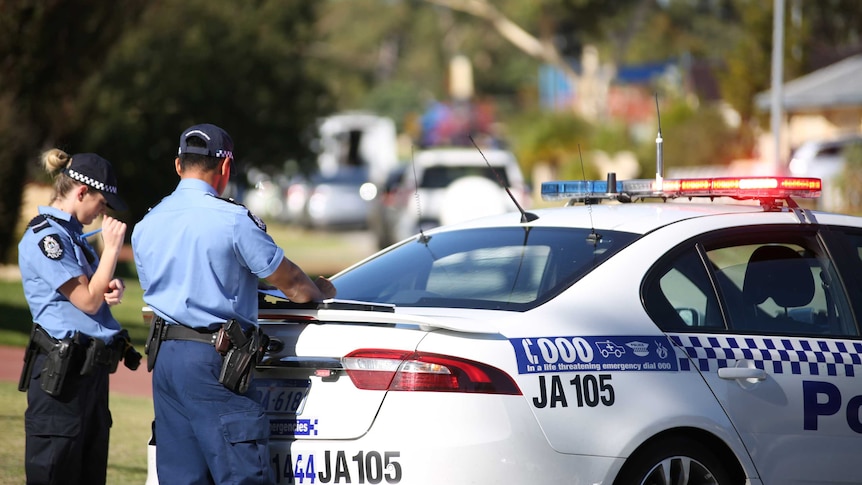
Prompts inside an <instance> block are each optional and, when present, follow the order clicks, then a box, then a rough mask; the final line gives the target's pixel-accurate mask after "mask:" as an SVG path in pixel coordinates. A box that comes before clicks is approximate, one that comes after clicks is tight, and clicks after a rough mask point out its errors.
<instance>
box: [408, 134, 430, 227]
mask: <svg viewBox="0 0 862 485" xmlns="http://www.w3.org/2000/svg"><path fill="white" fill-rule="evenodd" d="M414 150H415V146H414V145H412V144H411V145H410V168H411V169H412V170H413V199H415V200H416V217H417V219H418V221H419V224H417V226H418V228H419V239H418V241H419V242H420V243H422V244H428V241H429V240H431V238H430V237H428V236H426V235H425V232H424V231H422V204H421V201H420V200H419V177H417V176H416V154H415V152H414Z"/></svg>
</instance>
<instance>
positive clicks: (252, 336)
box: [216, 319, 269, 394]
mask: <svg viewBox="0 0 862 485" xmlns="http://www.w3.org/2000/svg"><path fill="white" fill-rule="evenodd" d="M225 340H228V341H229V344H228V345H224V346H225V347H227V351H226V352H225V353H224V361H223V362H222V367H221V372H220V373H219V382H220V383H221V384H222V385H224V386H225V387H226V388H228V389H230V390H231V391H233V392H235V393H237V394H245V392H246V391H247V390H248V385H249V383H250V382H251V379H252V375H253V374H254V367H255V366H256V365H257V364H258V363H260V360H261V359H262V358H263V354H264V353H265V352H266V348H267V346H268V345H269V337H267V336H266V334H264V333H263V331H262V330H260V328H257V327H255V328H251V329H249V330H247V331H245V332H243V330H242V326H241V325H240V323H239V322H237V321H236V320H233V319H231V320H228V322H227V323H226V324H225V325H224V327H223V334H220V335H219V339H218V342H224V341H225ZM216 348H219V344H216Z"/></svg>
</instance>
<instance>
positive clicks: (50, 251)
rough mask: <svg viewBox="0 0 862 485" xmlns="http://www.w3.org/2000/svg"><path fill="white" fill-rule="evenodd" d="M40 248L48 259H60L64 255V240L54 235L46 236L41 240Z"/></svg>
mask: <svg viewBox="0 0 862 485" xmlns="http://www.w3.org/2000/svg"><path fill="white" fill-rule="evenodd" d="M39 249H41V250H42V254H44V255H45V256H46V257H47V258H48V259H60V258H61V257H62V256H63V241H62V239H59V238H57V237H54V235H50V236H45V237H43V238H42V240H40V241H39Z"/></svg>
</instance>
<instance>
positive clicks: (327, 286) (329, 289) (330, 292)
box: [314, 276, 335, 298]
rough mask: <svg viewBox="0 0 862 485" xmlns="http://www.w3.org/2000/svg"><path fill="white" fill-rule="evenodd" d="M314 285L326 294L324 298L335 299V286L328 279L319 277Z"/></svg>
mask: <svg viewBox="0 0 862 485" xmlns="http://www.w3.org/2000/svg"><path fill="white" fill-rule="evenodd" d="M314 284H315V285H316V286H317V289H319V290H320V292H321V293H323V294H324V298H333V297H335V285H333V284H332V282H331V281H329V279H328V278H325V277H323V276H318V277H317V279H316V280H314Z"/></svg>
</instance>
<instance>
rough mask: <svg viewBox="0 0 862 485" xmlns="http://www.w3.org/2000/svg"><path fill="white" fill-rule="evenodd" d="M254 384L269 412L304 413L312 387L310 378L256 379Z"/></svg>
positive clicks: (258, 397) (259, 399)
mask: <svg viewBox="0 0 862 485" xmlns="http://www.w3.org/2000/svg"><path fill="white" fill-rule="evenodd" d="M252 385H253V386H254V391H255V396H256V397H257V400H258V402H260V403H261V405H262V406H263V408H264V409H265V410H266V413H267V414H294V415H295V414H302V409H303V408H304V407H305V400H306V398H307V397H308V390H309V389H311V381H310V380H309V379H255V380H254V381H253V384H252Z"/></svg>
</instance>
